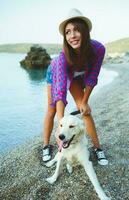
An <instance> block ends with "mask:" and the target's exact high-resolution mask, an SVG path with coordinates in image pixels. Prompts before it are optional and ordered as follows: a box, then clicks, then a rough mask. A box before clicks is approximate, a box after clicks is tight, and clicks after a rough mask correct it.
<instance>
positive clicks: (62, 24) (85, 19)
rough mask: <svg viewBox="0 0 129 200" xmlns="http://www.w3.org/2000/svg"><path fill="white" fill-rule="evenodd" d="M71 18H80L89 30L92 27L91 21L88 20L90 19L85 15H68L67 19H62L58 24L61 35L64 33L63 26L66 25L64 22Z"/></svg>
mask: <svg viewBox="0 0 129 200" xmlns="http://www.w3.org/2000/svg"><path fill="white" fill-rule="evenodd" d="M72 19H82V20H83V21H84V22H85V23H86V24H87V25H88V27H89V31H91V29H92V23H91V21H90V19H88V18H87V17H83V16H77V17H70V18H68V19H67V20H64V21H63V22H62V23H61V24H60V25H59V32H60V33H61V35H63V34H64V28H65V26H66V24H67V23H68V22H69V21H70V20H72Z"/></svg>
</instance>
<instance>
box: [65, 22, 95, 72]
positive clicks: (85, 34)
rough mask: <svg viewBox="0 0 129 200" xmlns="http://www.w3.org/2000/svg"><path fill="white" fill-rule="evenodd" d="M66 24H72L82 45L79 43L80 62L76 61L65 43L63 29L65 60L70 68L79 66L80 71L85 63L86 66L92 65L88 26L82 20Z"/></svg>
mask: <svg viewBox="0 0 129 200" xmlns="http://www.w3.org/2000/svg"><path fill="white" fill-rule="evenodd" d="M68 23H72V24H73V25H74V26H75V27H76V28H77V29H78V30H79V32H80V33H81V36H82V43H81V55H80V59H79V60H80V61H78V59H77V56H76V53H75V51H74V49H73V48H72V47H71V46H70V45H69V44H68V42H67V41H66V35H65V29H64V34H63V35H64V42H63V48H64V52H65V56H66V60H67V62H68V64H69V65H70V66H79V67H80V68H81V70H82V69H84V68H85V65H86V63H87V64H90V63H92V60H93V57H94V52H93V48H92V46H91V39H90V33H89V28H88V25H87V24H86V23H85V22H84V21H83V20H82V19H79V18H75V19H72V20H69V21H68ZM68 23H67V24H68ZM67 24H66V25H67Z"/></svg>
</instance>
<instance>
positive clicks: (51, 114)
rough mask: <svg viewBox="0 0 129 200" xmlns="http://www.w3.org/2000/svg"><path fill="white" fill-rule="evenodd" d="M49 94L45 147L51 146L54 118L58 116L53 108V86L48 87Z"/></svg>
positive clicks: (44, 136) (45, 125)
mask: <svg viewBox="0 0 129 200" xmlns="http://www.w3.org/2000/svg"><path fill="white" fill-rule="evenodd" d="M47 94H48V108H47V113H46V116H45V120H44V131H43V145H44V146H46V145H48V144H49V141H50V136H51V133H52V129H53V124H54V116H55V114H56V108H55V107H52V106H51V103H52V97H51V85H50V84H48V85H47Z"/></svg>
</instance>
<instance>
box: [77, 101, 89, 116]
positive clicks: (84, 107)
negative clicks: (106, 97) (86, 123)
mask: <svg viewBox="0 0 129 200" xmlns="http://www.w3.org/2000/svg"><path fill="white" fill-rule="evenodd" d="M80 112H81V113H82V114H83V115H90V113H91V108H90V106H89V105H88V103H82V104H81V106H80Z"/></svg>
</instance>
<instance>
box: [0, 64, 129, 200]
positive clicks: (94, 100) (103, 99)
mask: <svg viewBox="0 0 129 200" xmlns="http://www.w3.org/2000/svg"><path fill="white" fill-rule="evenodd" d="M103 67H104V68H105V69H107V70H108V69H109V70H113V71H115V72H117V73H118V76H117V77H116V78H115V79H114V81H113V82H112V83H110V84H108V85H106V86H104V87H103V88H102V89H101V90H100V91H99V92H98V93H97V94H96V95H95V96H91V98H90V105H91V107H92V115H93V118H94V120H95V123H96V127H97V132H98V137H99V139H100V143H101V145H102V147H103V149H104V150H105V154H106V155H107V157H108V159H109V164H108V166H99V165H98V164H97V162H96V160H95V157H94V155H93V152H92V144H91V141H90V139H89V150H90V153H91V160H92V162H93V166H94V169H95V171H96V174H97V176H98V179H99V181H100V183H101V185H102V187H103V189H104V191H105V192H106V194H107V195H108V196H109V197H111V199H112V200H129V63H126V62H125V63H124V62H123V63H118V64H115V63H113V64H110V65H108V63H107V64H105V65H104V66H103ZM55 129H56V124H55V128H54V130H53V135H52V138H51V144H52V150H53V156H54V154H55V153H56V152H57V146H56V142H55V137H54V131H55ZM0 163H1V164H0V199H2V200H99V198H98V196H97V194H96V192H95V190H94V188H93V186H92V184H91V182H90V180H89V178H88V176H87V174H85V171H84V169H83V168H82V167H81V166H80V165H79V166H76V167H75V168H74V171H73V173H72V174H71V175H69V174H68V173H67V172H66V168H65V166H64V167H63V172H62V173H61V174H60V177H59V179H58V181H57V182H56V183H55V184H54V185H49V184H48V183H47V182H46V181H45V178H46V177H48V176H50V175H52V174H53V172H54V169H55V167H54V166H53V167H52V168H46V167H45V166H44V164H43V162H42V137H41V136H36V137H34V138H33V139H32V140H30V141H28V142H26V143H25V144H23V145H21V146H19V147H18V148H16V149H14V150H13V151H11V152H8V153H7V154H5V155H1V157H0Z"/></svg>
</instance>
